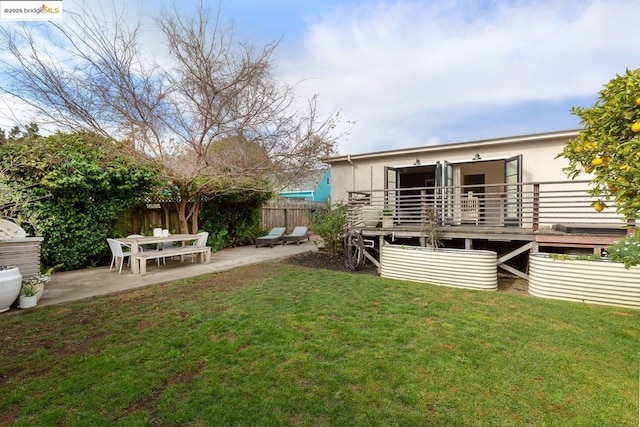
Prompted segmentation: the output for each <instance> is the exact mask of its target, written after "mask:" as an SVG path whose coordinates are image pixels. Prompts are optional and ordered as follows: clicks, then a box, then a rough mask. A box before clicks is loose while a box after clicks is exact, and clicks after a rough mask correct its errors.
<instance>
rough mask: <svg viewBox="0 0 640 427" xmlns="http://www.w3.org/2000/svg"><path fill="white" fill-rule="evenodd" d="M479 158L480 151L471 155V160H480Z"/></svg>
mask: <svg viewBox="0 0 640 427" xmlns="http://www.w3.org/2000/svg"><path fill="white" fill-rule="evenodd" d="M480 159H481V157H480V153H476V155H475V156H473V160H480Z"/></svg>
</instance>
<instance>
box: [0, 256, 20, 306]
mask: <svg viewBox="0 0 640 427" xmlns="http://www.w3.org/2000/svg"><path fill="white" fill-rule="evenodd" d="M21 287H22V274H20V269H19V268H18V267H8V268H6V269H5V270H0V313H2V312H3V311H7V310H9V308H11V304H13V303H14V301H15V300H16V298H18V295H19V294H20V288H21Z"/></svg>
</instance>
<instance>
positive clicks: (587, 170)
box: [584, 166, 593, 173]
mask: <svg viewBox="0 0 640 427" xmlns="http://www.w3.org/2000/svg"><path fill="white" fill-rule="evenodd" d="M584 171H585V172H586V173H591V172H592V171H593V168H592V167H591V166H585V167H584Z"/></svg>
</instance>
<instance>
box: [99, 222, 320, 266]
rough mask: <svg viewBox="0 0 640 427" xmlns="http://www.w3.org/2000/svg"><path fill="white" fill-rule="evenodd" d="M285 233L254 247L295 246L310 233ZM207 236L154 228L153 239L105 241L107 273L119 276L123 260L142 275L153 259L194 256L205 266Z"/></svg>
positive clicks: (208, 250) (163, 261)
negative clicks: (175, 232) (109, 252)
mask: <svg viewBox="0 0 640 427" xmlns="http://www.w3.org/2000/svg"><path fill="white" fill-rule="evenodd" d="M285 233H286V227H274V228H272V229H271V231H270V232H269V234H267V235H265V236H261V237H258V238H256V240H255V245H256V248H257V247H259V246H270V247H272V248H273V247H274V245H276V244H279V243H282V244H283V245H286V244H287V243H296V244H298V245H299V244H300V242H302V241H304V240H307V241H309V240H310V237H311V235H310V233H309V232H308V229H307V227H304V226H300V227H295V228H294V229H293V231H292V232H291V233H290V234H285ZM208 238H209V233H207V232H206V231H203V232H201V233H197V234H170V233H169V232H168V231H167V230H161V229H156V230H154V235H153V236H143V235H141V234H131V235H129V236H127V237H124V238H113V239H107V243H108V244H109V249H110V250H111V265H110V267H109V271H110V272H111V271H112V270H113V268H114V267H115V268H116V269H117V270H118V274H122V266H123V264H124V261H125V260H127V262H128V265H130V266H131V273H132V274H140V275H143V274H146V272H147V260H156V263H157V264H158V266H160V265H161V264H164V265H166V259H167V258H172V257H180V260H181V261H184V260H185V258H187V257H190V258H191V262H194V261H195V259H196V257H198V256H199V257H200V262H202V263H206V264H209V263H210V262H211V247H210V246H207V239H208Z"/></svg>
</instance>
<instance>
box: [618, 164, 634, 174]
mask: <svg viewBox="0 0 640 427" xmlns="http://www.w3.org/2000/svg"><path fill="white" fill-rule="evenodd" d="M631 170H633V168H632V167H631V166H629V165H622V166H620V171H621V172H622V173H627V172H631Z"/></svg>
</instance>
